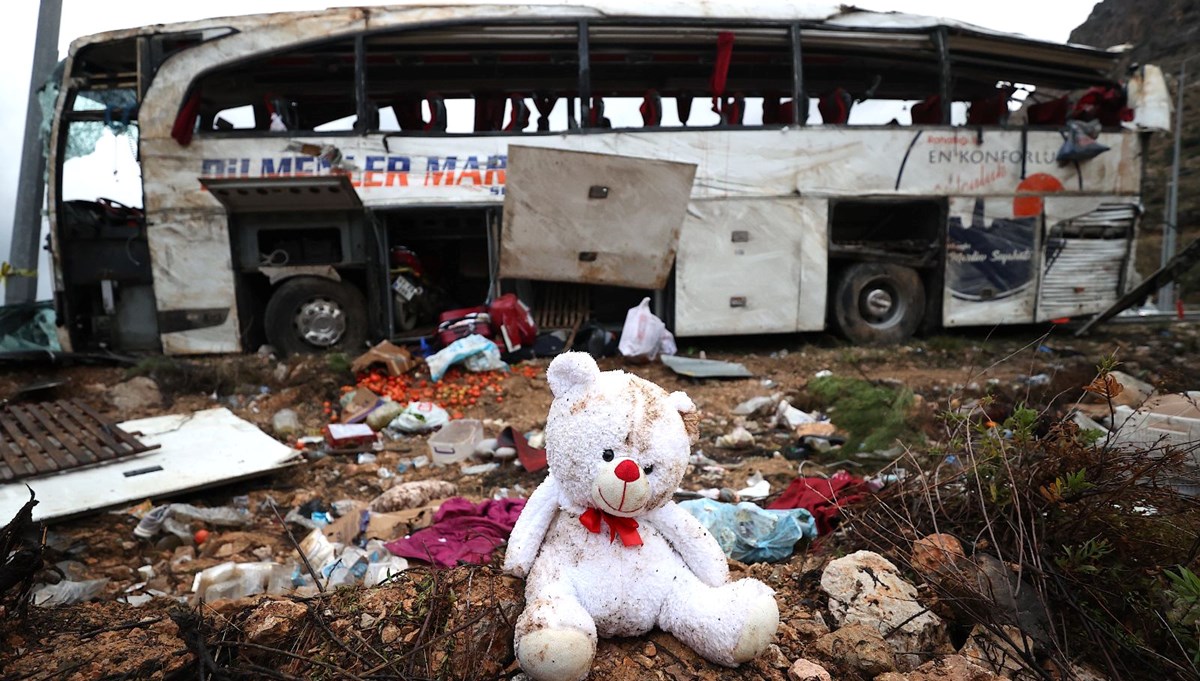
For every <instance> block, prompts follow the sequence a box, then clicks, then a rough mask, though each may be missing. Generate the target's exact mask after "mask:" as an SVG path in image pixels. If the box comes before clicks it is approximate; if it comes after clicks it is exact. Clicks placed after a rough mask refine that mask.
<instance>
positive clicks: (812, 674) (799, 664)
mask: <svg viewBox="0 0 1200 681" xmlns="http://www.w3.org/2000/svg"><path fill="white" fill-rule="evenodd" d="M788 678H789V679H791V680H792V681H832V679H830V677H829V672H827V671H825V668H824V667H822V666H821V665H819V664H817V663H815V662H809V661H808V660H806V659H804V658H803V657H802V658H800V659H799V660H796V661H795V662H793V663H792V666H791V667H789V668H788Z"/></svg>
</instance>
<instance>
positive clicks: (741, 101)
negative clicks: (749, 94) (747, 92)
mask: <svg viewBox="0 0 1200 681" xmlns="http://www.w3.org/2000/svg"><path fill="white" fill-rule="evenodd" d="M713 113H715V114H717V115H718V116H720V117H721V125H741V124H742V120H743V118H745V116H746V99H745V98H744V97H742V93H740V92H737V93H734V95H733V96H732V97H714V98H713Z"/></svg>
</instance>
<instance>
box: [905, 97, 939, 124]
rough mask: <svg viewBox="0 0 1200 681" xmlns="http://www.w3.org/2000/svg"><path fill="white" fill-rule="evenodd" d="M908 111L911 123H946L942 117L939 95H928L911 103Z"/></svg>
mask: <svg viewBox="0 0 1200 681" xmlns="http://www.w3.org/2000/svg"><path fill="white" fill-rule="evenodd" d="M909 113H910V114H912V122H913V125H945V123H946V121H945V119H943V118H942V96H941V95H929V96H928V97H926V98H925V99H922V100H921V101H920V102H917V103H916V104H913V105H912V109H910V110H909Z"/></svg>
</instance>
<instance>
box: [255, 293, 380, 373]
mask: <svg viewBox="0 0 1200 681" xmlns="http://www.w3.org/2000/svg"><path fill="white" fill-rule="evenodd" d="M263 321H264V323H265V324H266V330H267V340H268V341H270V343H271V345H274V346H275V348H276V349H278V350H279V351H281V352H282V353H283V354H285V355H294V354H298V353H311V352H322V351H324V350H339V351H344V352H350V353H358V352H361V351H362V349H363V346H364V344H365V343H366V340H367V304H366V301H365V300H364V299H363V295H362V293H360V292H359V290H358V289H357V288H355V287H354V286H351V285H350V284H347V283H346V282H339V281H330V280H329V279H318V278H316V277H296V278H295V279H289V280H287V281H285V282H284V283H283V285H282V286H280V287H279V288H278V289H276V290H275V293H274V294H272V295H271V300H269V301H268V302H267V309H266V313H265V315H264V318H263Z"/></svg>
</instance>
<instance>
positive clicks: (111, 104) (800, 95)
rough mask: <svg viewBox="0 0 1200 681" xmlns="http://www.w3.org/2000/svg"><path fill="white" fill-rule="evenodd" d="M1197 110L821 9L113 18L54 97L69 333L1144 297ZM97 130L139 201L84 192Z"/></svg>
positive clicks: (600, 2) (1009, 314) (1049, 54)
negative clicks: (1152, 247)
mask: <svg viewBox="0 0 1200 681" xmlns="http://www.w3.org/2000/svg"><path fill="white" fill-rule="evenodd" d="M1168 117H1169V103H1168V101H1167V97H1166V88H1165V84H1164V81H1163V78H1162V75H1161V72H1160V71H1158V70H1157V69H1156V68H1154V67H1152V66H1139V65H1130V64H1129V63H1128V61H1127V58H1126V57H1125V53H1123V52H1120V51H1104V50H1097V49H1092V48H1087V47H1081V46H1076V45H1061V44H1053V43H1046V42H1040V41H1035V40H1030V39H1026V38H1023V37H1019V36H1014V35H1006V34H1000V33H995V32H992V31H989V30H985V29H980V28H977V27H972V26H969V25H965V24H959V23H955V22H952V21H948V20H945V19H933V18H924V17H918V16H912V15H905V14H895V13H875V12H868V11H862V10H858V9H854V8H842V9H839V10H832V11H826V10H819V11H818V10H813V9H805V8H803V7H800V6H797V5H796V4H794V3H774V4H772V3H753V4H747V5H746V6H744V7H743V6H739V5H735V4H730V5H728V6H723V7H719V6H718V5H714V4H711V3H709V4H703V5H697V6H694V7H687V6H684V5H683V4H680V3H675V2H657V1H656V0H643V1H642V2H637V3H632V2H617V1H608V0H596V1H595V2H587V3H578V4H575V3H573V4H571V5H541V4H526V5H522V4H511V5H509V4H505V5H500V4H495V3H488V2H465V1H464V2H450V1H447V2H440V3H438V2H434V3H430V2H421V3H419V4H412V5H407V6H406V5H397V6H390V7H371V8H344V9H329V10H326V11H320V12H296V13H282V14H269V15H259V16H245V17H230V18H219V19H211V20H206V21H196V22H189V23H181V24H174V25H157V26H148V27H144V28H138V29H130V30H122V31H115V32H110V33H105V34H100V35H96V36H91V37H86V38H81V39H79V40H77V41H76V42H75V43H74V44H73V45H72V46H71V49H70V54H69V57H68V59H67V60H66V63H65V72H64V73H63V76H62V80H61V92H60V94H59V96H58V99H57V109H56V112H55V116H54V125H53V131H52V138H51V151H50V159H51V162H50V176H49V187H50V194H49V206H50V219H51V226H52V230H51V231H52V239H51V246H52V251H53V256H54V263H55V272H54V274H55V282H54V285H55V292H56V303H57V307H58V312H59V323H60V324H61V325H63V329H62V330H63V331H64V333H63V334H62V335H64V336H65V340H66V341H67V342H68V344H69V347H73V348H74V349H76V350H80V349H86V348H95V347H107V348H114V349H122V350H155V349H161V351H163V352H166V353H169V354H193V353H221V352H237V351H248V350H253V349H255V348H256V347H258V346H259V344H261V343H264V342H270V343H272V344H273V345H275V346H277V347H279V348H281V349H283V350H285V351H289V352H295V351H306V350H310V351H311V350H323V349H330V348H346V349H357V348H361V347H362V346H363V343H364V342H366V341H369V340H376V339H380V338H385V337H392V338H396V337H400V336H404V335H405V334H409V335H419V334H422V333H429V332H430V331H432V328H433V326H432V325H433V324H435V323H436V321H437V314H438V313H439V312H440V311H444V310H446V309H451V308H455V307H467V306H470V305H477V304H479V303H481V302H483V301H484V300H486V299H489V298H492V297H494V296H496V295H498V294H499V293H500V292H501V291H502V290H503V291H516V292H518V293H519V294H520V296H521V298H522V299H524V300H525V301H526V302H527V303H528V304H529V305H530V306H531V307H532V308H533V309H534V310H535V311H536V314H537V315H538V316H539V318H540V321H542V322H543V325H545V326H550V327H554V326H561V327H574V328H577V327H578V324H579V323H580V320H581V319H583V318H587V317H592V318H596V319H600V320H601V321H604V320H607V321H618V320H619V319H621V318H622V317H623V315H624V311H625V309H627V308H628V307H629V306H631V305H632V304H636V302H637V301H638V300H640V299H641V298H642V297H643V296H644V295H651V296H652V297H653V299H654V303H655V309H656V311H657V312H658V313H659V314H660V315H661V316H663V317H664V318H665V319H666V321H667V323H668V324H669V326H670V327H671V328H672V329H673V330H674V332H675V334H676V335H678V336H683V337H686V336H697V335H726V334H761V333H775V332H796V331H820V330H824V329H827V328H832V329H835V330H837V331H839V332H840V333H842V334H843V335H845V336H846V337H848V338H850V339H851V340H853V341H856V342H867V343H871V342H894V341H898V340H901V339H903V338H905V337H907V336H909V335H911V334H912V333H914V331H916V330H917V329H918V328H922V327H926V328H936V327H938V326H962V325H995V324H1011V323H1028V322H1036V321H1043V320H1050V319H1055V318H1060V317H1072V316H1078V315H1084V314H1089V313H1094V312H1097V311H1100V310H1102V309H1103V308H1104V307H1106V306H1107V305H1108V304H1109V303H1111V302H1112V301H1113V300H1115V299H1116V298H1117V297H1118V296H1119V295H1120V294H1121V293H1122V292H1123V291H1124V290H1125V289H1126V288H1128V287H1129V286H1130V285H1131V282H1130V279H1131V277H1133V276H1134V273H1133V269H1132V261H1133V257H1132V256H1133V247H1134V235H1135V232H1136V227H1137V222H1138V218H1139V213H1140V209H1139V197H1138V193H1139V187H1140V182H1141V178H1142V172H1143V167H1142V166H1143V163H1144V149H1145V144H1146V135H1147V134H1148V131H1151V130H1155V129H1163V128H1165V127H1166V126H1167V125H1168ZM1070 121H1089V122H1090V125H1092V126H1095V127H1094V128H1093V129H1091V130H1084V129H1080V128H1078V127H1076V128H1070V130H1071V132H1067V131H1068V129H1069V128H1068V125H1067V124H1068V122H1070ZM99 128H103V129H104V130H106V131H107V132H105V133H104V134H105V135H108V136H109V137H116V138H117V139H122V140H128V142H129V148H130V153H132V154H133V155H134V157H135V158H136V164H137V169H136V170H137V172H139V173H140V184H139V185H138V186H137V190H136V191H134V192H133V195H134V197H135V198H134V199H130V200H127V201H123V202H120V203H118V202H117V201H113V200H110V199H113V198H114V197H112V196H105V195H103V194H100V195H89V194H87V193H86V192H85V193H83V194H82V195H81V194H80V191H79V190H71V189H70V187H71V186H73V183H72V180H73V178H72V177H71V175H72V171H71V170H70V169H69V167H68V166H70V164H71V162H72V159H74V160H75V161H76V162H78V161H79V158H80V156H81V155H82V154H84V153H86V152H87V151H88V145H87V141H86V140H87V138H88V135H91V136H92V138H93V144H94V138H95V136H96V134H97V133H96V131H97V129H99ZM1089 133H1090V135H1093V136H1094V137H1092V136H1089ZM81 140H82V141H81ZM1064 145H1066V146H1067V147H1068V148H1067V151H1068V152H1069V153H1067V154H1066V156H1065V158H1060V150H1063V148H1064ZM80 172H82V171H75V175H77V176H80ZM80 177H82V176H80ZM126 189H127V190H128V189H129V187H128V184H127V186H126ZM72 191H74V193H72ZM125 204H131V205H125Z"/></svg>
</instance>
